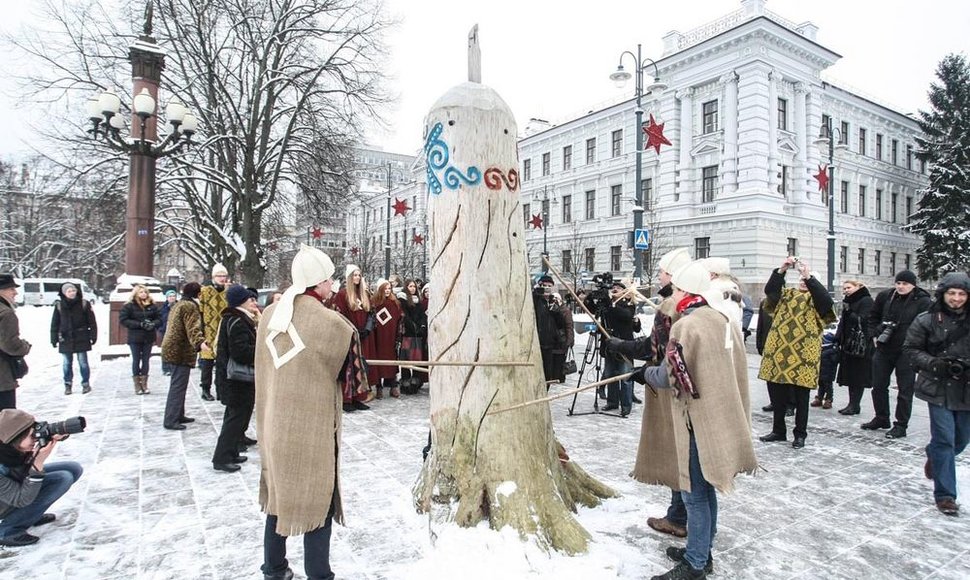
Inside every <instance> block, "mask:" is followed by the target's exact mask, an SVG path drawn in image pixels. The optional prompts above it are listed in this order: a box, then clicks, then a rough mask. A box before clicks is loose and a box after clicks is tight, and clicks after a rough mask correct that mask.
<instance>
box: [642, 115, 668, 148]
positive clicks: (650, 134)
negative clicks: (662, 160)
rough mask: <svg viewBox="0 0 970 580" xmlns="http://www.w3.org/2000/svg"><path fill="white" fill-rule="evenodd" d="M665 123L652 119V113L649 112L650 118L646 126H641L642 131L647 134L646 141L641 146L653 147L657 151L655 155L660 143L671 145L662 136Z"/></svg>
mask: <svg viewBox="0 0 970 580" xmlns="http://www.w3.org/2000/svg"><path fill="white" fill-rule="evenodd" d="M665 124H666V123H658V122H657V121H656V120H654V118H653V113H650V120H649V121H648V122H647V125H646V127H644V128H643V132H644V133H646V134H647V143H646V144H645V145H644V146H643V148H644V149H650V148H651V147H653V148H654V149H655V150H656V151H657V155H660V146H661V145H673V143H671V142H670V140H669V139H667V138H666V137H664V125H665Z"/></svg>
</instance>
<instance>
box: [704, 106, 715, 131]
mask: <svg viewBox="0 0 970 580" xmlns="http://www.w3.org/2000/svg"><path fill="white" fill-rule="evenodd" d="M701 109H702V111H703V116H702V120H703V122H702V125H703V127H704V133H713V132H714V131H717V100H716V99H715V100H713V101H707V102H706V103H704V104H703V105H701Z"/></svg>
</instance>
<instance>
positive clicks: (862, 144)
mask: <svg viewBox="0 0 970 580" xmlns="http://www.w3.org/2000/svg"><path fill="white" fill-rule="evenodd" d="M865 154H866V130H865V129H863V128H862V127H859V155H865Z"/></svg>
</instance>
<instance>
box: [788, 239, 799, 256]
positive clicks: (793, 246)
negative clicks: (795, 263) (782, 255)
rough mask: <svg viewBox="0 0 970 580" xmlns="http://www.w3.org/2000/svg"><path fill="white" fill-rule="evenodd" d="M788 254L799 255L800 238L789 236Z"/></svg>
mask: <svg viewBox="0 0 970 580" xmlns="http://www.w3.org/2000/svg"><path fill="white" fill-rule="evenodd" d="M788 255H789V256H797V255H798V239H797V238H788Z"/></svg>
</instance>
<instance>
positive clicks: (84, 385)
mask: <svg viewBox="0 0 970 580" xmlns="http://www.w3.org/2000/svg"><path fill="white" fill-rule="evenodd" d="M81 392H82V393H84V394H85V395H86V394H88V393H90V392H91V383H81Z"/></svg>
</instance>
